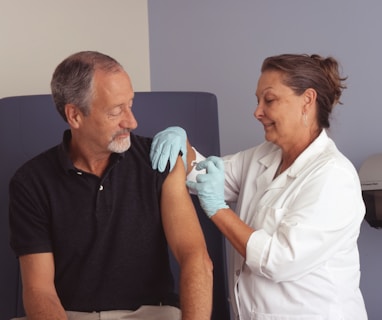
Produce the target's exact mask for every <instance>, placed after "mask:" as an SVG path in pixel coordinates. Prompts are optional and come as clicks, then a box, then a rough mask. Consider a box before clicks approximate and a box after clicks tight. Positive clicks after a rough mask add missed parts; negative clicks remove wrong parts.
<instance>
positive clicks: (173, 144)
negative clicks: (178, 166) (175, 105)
mask: <svg viewBox="0 0 382 320" xmlns="http://www.w3.org/2000/svg"><path fill="white" fill-rule="evenodd" d="M186 142H187V134H186V131H184V129H183V128H181V127H168V128H167V129H164V130H163V131H160V132H158V133H157V134H156V135H155V136H154V139H153V143H152V144H151V149H150V159H151V166H152V168H153V169H154V170H156V169H158V170H159V171H160V172H163V171H164V170H165V169H166V166H167V162H168V161H170V171H171V170H172V169H173V168H174V166H175V163H176V160H177V159H178V156H179V152H181V153H182V160H183V163H184V167H185V169H186V170H187V144H186Z"/></svg>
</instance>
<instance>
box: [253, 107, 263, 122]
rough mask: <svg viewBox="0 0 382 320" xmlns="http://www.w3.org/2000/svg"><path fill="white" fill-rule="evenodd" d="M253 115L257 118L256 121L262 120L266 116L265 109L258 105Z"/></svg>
mask: <svg viewBox="0 0 382 320" xmlns="http://www.w3.org/2000/svg"><path fill="white" fill-rule="evenodd" d="M253 115H254V116H255V118H256V119H258V120H259V119H261V118H262V117H263V116H264V113H263V107H262V106H261V105H260V103H259V104H257V106H256V109H255V112H254V113H253Z"/></svg>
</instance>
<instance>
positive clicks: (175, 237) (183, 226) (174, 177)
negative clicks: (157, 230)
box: [161, 157, 205, 262]
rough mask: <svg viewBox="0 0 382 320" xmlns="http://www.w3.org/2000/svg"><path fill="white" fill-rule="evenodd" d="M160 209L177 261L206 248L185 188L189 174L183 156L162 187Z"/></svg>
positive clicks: (168, 239)
mask: <svg viewBox="0 0 382 320" xmlns="http://www.w3.org/2000/svg"><path fill="white" fill-rule="evenodd" d="M161 210H162V221H163V227H164V230H165V233H166V237H167V241H168V243H169V245H170V248H171V250H172V251H173V253H174V255H175V257H176V258H177V260H178V262H180V261H179V260H180V259H181V257H182V254H187V253H192V252H195V250H200V249H205V241H204V236H203V233H202V230H201V227H200V224H199V219H198V217H197V214H196V210H195V208H194V205H193V203H192V200H191V196H190V194H189V192H188V190H187V187H186V172H185V169H184V165H183V162H182V159H181V158H180V157H179V158H178V160H177V162H176V164H175V167H174V169H173V170H172V171H171V172H170V173H169V175H168V176H167V178H166V180H165V182H164V184H163V187H162V198H161Z"/></svg>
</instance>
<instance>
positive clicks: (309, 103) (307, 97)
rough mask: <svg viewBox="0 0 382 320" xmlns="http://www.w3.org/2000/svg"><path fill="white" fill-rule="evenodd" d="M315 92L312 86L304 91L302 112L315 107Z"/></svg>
mask: <svg viewBox="0 0 382 320" xmlns="http://www.w3.org/2000/svg"><path fill="white" fill-rule="evenodd" d="M316 100H317V92H316V90H314V89H313V88H308V89H306V90H305V92H304V102H305V106H304V112H309V111H311V110H312V108H316Z"/></svg>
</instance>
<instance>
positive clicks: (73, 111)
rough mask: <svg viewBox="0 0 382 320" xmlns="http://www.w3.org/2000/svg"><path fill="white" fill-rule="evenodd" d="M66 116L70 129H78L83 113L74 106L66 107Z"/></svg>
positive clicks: (68, 105)
mask: <svg viewBox="0 0 382 320" xmlns="http://www.w3.org/2000/svg"><path fill="white" fill-rule="evenodd" d="M65 115H66V119H67V121H68V124H69V125H70V127H73V128H78V126H79V125H80V123H81V117H82V113H81V111H80V110H79V109H78V108H77V107H76V106H75V105H74V104H71V103H69V104H67V105H65Z"/></svg>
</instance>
